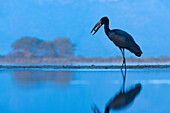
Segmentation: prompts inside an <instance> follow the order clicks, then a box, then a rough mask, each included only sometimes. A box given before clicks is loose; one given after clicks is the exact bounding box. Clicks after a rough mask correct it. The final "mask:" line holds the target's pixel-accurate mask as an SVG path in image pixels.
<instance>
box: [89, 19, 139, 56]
mask: <svg viewBox="0 0 170 113" xmlns="http://www.w3.org/2000/svg"><path fill="white" fill-rule="evenodd" d="M99 23H100V24H99ZM103 24H104V29H105V33H106V35H107V36H108V38H109V39H110V40H111V41H112V42H113V43H114V44H115V45H116V46H118V47H119V48H120V49H124V48H125V49H128V50H129V51H130V52H132V53H134V54H135V55H136V56H138V57H140V56H141V55H142V51H141V49H140V47H139V46H138V45H137V44H136V42H135V41H134V39H133V37H132V36H131V35H130V34H128V33H127V32H125V31H123V30H120V29H113V30H110V29H109V19H108V18H107V17H103V18H102V19H101V20H100V21H99V22H98V25H97V24H96V25H97V26H98V28H97V29H96V30H95V28H96V27H97V26H95V27H94V28H93V30H92V31H91V33H92V32H93V31H95V32H94V34H95V33H96V32H97V30H98V29H99V28H100V27H101V26H102V25H103ZM94 34H93V35H94Z"/></svg>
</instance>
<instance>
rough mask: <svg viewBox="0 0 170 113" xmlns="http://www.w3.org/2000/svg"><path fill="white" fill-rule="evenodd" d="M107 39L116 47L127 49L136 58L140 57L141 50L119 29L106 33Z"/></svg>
mask: <svg viewBox="0 0 170 113" xmlns="http://www.w3.org/2000/svg"><path fill="white" fill-rule="evenodd" d="M108 37H109V39H110V40H111V41H112V42H113V43H114V44H115V45H116V46H117V47H119V48H125V49H128V50H129V51H130V52H132V53H134V54H135V55H136V56H138V57H139V56H141V54H142V51H141V49H140V48H139V46H138V45H137V44H136V42H135V41H134V39H133V38H132V36H131V35H130V34H128V33H127V32H125V31H123V30H120V29H114V30H111V31H110V32H109V33H108Z"/></svg>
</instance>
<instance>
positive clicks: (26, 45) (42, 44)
mask: <svg viewBox="0 0 170 113" xmlns="http://www.w3.org/2000/svg"><path fill="white" fill-rule="evenodd" d="M75 46H76V45H75V44H72V43H71V41H70V39H69V38H61V37H60V38H57V39H55V40H54V41H52V42H49V41H43V40H40V39H37V38H30V37H24V38H21V39H19V40H17V41H16V42H15V43H14V44H13V45H12V48H13V51H12V52H11V54H10V56H12V57H72V56H74V50H75Z"/></svg>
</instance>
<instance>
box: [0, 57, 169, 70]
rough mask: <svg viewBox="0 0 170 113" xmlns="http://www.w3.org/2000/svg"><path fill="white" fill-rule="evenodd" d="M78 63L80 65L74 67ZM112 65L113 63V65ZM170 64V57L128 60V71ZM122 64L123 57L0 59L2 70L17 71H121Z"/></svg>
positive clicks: (165, 66) (167, 66)
mask: <svg viewBox="0 0 170 113" xmlns="http://www.w3.org/2000/svg"><path fill="white" fill-rule="evenodd" d="M76 63H77V64H78V65H74V64H76ZM81 63H82V65H81ZM83 63H84V64H83ZM86 63H87V64H86ZM88 63H90V65H88ZM97 63H101V65H97ZM102 63H103V64H102ZM104 63H109V65H105V64H104ZM111 63H113V65H112V64H111ZM114 63H120V64H114ZM128 63H132V64H131V65H128ZM133 63H134V64H133ZM143 63H148V64H143ZM149 63H158V64H152V65H150V64H149ZM160 63H163V64H160ZM166 63H167V64H166ZM169 63H170V58H169V57H157V58H153V57H147V58H133V57H131V58H127V68H128V69H143V68H170V64H169ZM8 64H10V65H8ZM121 64H122V58H121V57H113V58H84V57H73V58H8V57H4V58H0V68H2V69H15V68H19V69H34V68H35V69H43V68H45V69H120V68H121Z"/></svg>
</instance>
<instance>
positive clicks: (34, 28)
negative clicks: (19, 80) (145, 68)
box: [0, 0, 170, 57]
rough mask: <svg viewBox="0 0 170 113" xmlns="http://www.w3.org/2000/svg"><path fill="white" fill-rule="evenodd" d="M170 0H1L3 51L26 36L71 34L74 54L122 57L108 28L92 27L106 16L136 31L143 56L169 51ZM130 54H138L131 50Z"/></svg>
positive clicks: (114, 25)
mask: <svg viewBox="0 0 170 113" xmlns="http://www.w3.org/2000/svg"><path fill="white" fill-rule="evenodd" d="M169 12H170V2H169V0H0V55H5V54H8V53H9V52H10V51H11V49H12V48H11V45H12V43H14V42H15V41H16V40H18V39H20V38H21V37H26V36H28V37H36V38H39V39H43V40H46V41H48V40H49V41H52V40H54V39H55V38H57V37H67V38H70V39H71V41H72V42H73V43H75V44H76V45H77V47H76V51H75V55H76V56H85V57H115V56H121V52H120V50H119V49H118V48H117V47H116V46H115V45H114V44H113V43H112V42H111V41H110V40H109V39H108V38H107V36H106V35H105V32H104V28H103V27H101V28H100V30H99V31H98V32H97V33H96V34H95V35H94V36H92V35H91V34H90V31H91V30H92V28H93V27H94V25H95V24H96V23H97V22H98V21H99V20H100V19H101V18H102V17H104V16H107V17H108V18H109V20H110V29H122V30H124V31H126V32H128V33H129V34H131V35H132V36H133V38H134V40H135V41H136V42H137V44H138V45H139V46H140V47H141V49H142V51H143V55H142V57H159V56H170V49H169V43H170V31H169V28H170V13H169ZM126 56H128V57H135V55H134V54H132V53H130V52H128V51H126Z"/></svg>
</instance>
